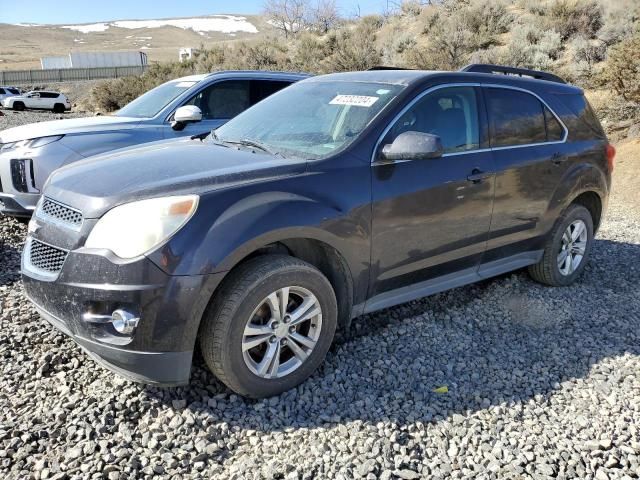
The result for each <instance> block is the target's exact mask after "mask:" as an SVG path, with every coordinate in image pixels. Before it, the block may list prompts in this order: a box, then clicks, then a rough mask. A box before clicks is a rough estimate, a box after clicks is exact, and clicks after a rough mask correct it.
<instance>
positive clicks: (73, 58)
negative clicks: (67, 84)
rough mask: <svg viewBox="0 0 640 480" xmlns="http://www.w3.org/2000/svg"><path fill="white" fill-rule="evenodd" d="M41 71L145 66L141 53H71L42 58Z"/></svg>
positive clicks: (145, 60) (145, 55) (144, 59)
mask: <svg viewBox="0 0 640 480" xmlns="http://www.w3.org/2000/svg"><path fill="white" fill-rule="evenodd" d="M40 64H41V65H42V69H43V70H48V69H52V68H95V67H138V66H143V65H146V64H147V54H146V53H143V52H134V51H130V52H71V53H70V54H69V55H66V56H59V57H43V58H41V59H40Z"/></svg>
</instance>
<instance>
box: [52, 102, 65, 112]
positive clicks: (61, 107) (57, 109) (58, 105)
mask: <svg viewBox="0 0 640 480" xmlns="http://www.w3.org/2000/svg"><path fill="white" fill-rule="evenodd" d="M52 111H53V113H64V105H63V104H61V103H56V104H55V105H54V106H53V110H52Z"/></svg>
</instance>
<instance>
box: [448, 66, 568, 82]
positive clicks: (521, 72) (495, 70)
mask: <svg viewBox="0 0 640 480" xmlns="http://www.w3.org/2000/svg"><path fill="white" fill-rule="evenodd" d="M460 71H461V72H474V73H492V74H501V75H515V76H518V77H529V78H535V79H536V80H547V81H549V82H556V83H567V82H565V81H564V80H563V79H562V78H560V77H558V76H557V75H554V74H553V73H547V72H541V71H539V70H530V69H528V68H516V67H506V66H504V65H492V64H489V63H472V64H471V65H467V66H466V67H462V68H461V69H460Z"/></svg>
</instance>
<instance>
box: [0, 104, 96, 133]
mask: <svg viewBox="0 0 640 480" xmlns="http://www.w3.org/2000/svg"><path fill="white" fill-rule="evenodd" d="M0 112H2V113H4V116H2V117H0V133H1V132H2V130H4V129H5V128H12V127H19V126H20V125H26V124H29V123H37V122H47V121H49V120H58V119H63V118H78V117H86V116H91V115H90V114H87V113H79V112H73V111H71V112H68V113H63V114H54V113H51V112H44V111H39V110H25V111H23V112H14V111H13V110H8V109H6V108H4V109H1V110H0ZM1 136H2V135H0V137H1Z"/></svg>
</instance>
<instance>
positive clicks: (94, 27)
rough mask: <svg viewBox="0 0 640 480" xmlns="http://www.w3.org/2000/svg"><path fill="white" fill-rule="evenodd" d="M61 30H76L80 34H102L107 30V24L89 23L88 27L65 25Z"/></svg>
mask: <svg viewBox="0 0 640 480" xmlns="http://www.w3.org/2000/svg"><path fill="white" fill-rule="evenodd" d="M62 28H66V29H68V30H76V31H78V32H81V33H94V32H104V31H105V30H107V29H108V28H109V24H108V23H90V24H88V25H65V26H63V27H62Z"/></svg>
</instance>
